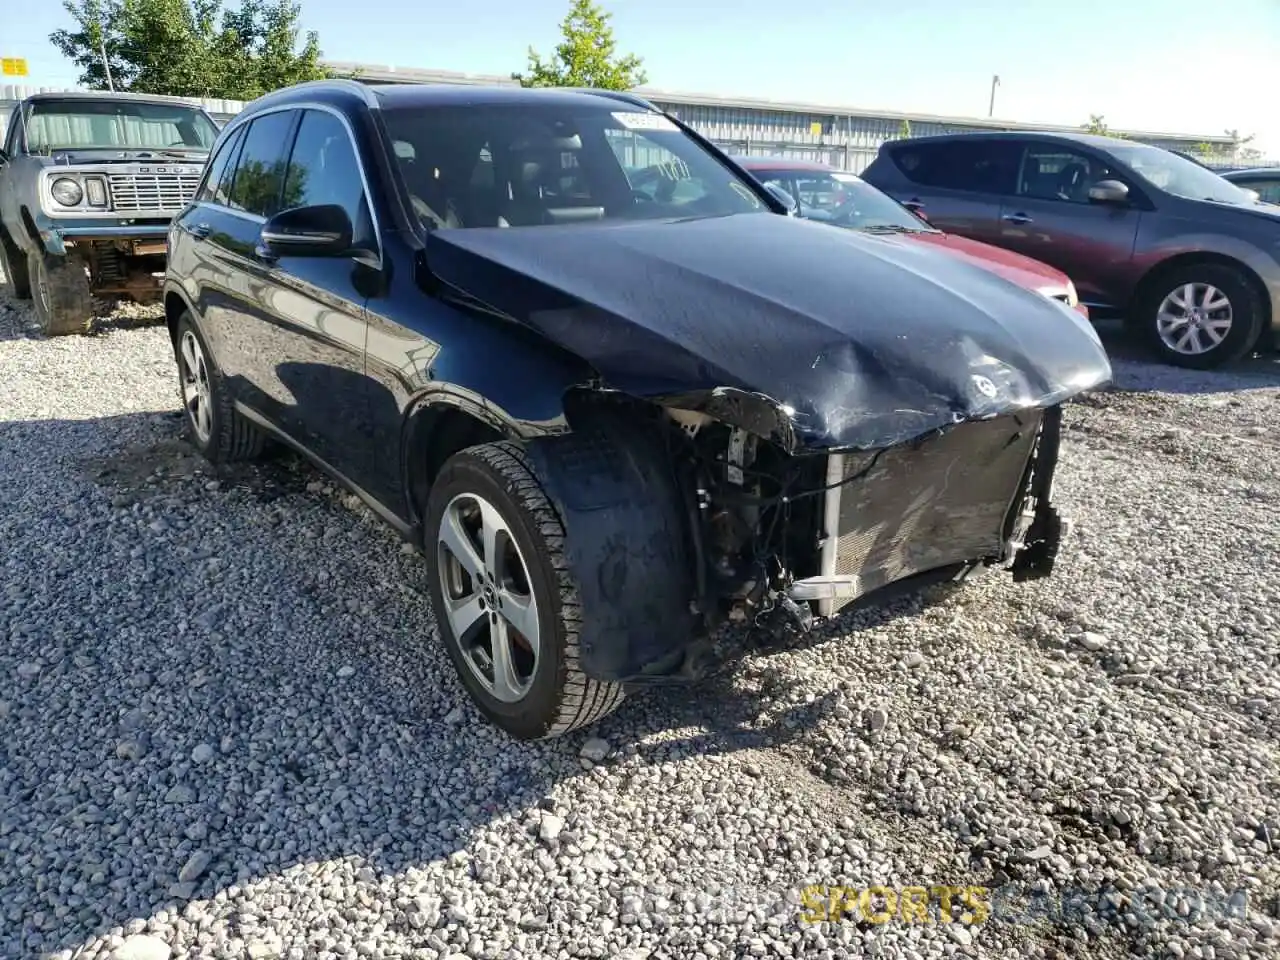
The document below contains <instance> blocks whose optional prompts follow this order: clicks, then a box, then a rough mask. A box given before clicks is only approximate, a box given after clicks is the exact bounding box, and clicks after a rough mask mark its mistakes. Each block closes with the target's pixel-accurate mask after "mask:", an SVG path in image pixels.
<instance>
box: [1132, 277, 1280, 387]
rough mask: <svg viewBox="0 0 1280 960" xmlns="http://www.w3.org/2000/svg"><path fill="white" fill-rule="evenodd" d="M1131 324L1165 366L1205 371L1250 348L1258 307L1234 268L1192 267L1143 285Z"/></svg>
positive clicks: (1259, 327)
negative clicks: (1142, 293)
mask: <svg viewBox="0 0 1280 960" xmlns="http://www.w3.org/2000/svg"><path fill="white" fill-rule="evenodd" d="M1134 319H1135V321H1136V322H1137V323H1138V324H1139V325H1140V327H1141V332H1142V334H1143V336H1144V338H1145V339H1146V341H1147V343H1148V345H1149V346H1150V347H1151V349H1152V350H1153V351H1154V352H1155V353H1156V354H1157V355H1158V356H1159V357H1160V358H1161V359H1163V360H1164V361H1165V362H1166V363H1171V364H1174V365H1176V366H1179V367H1191V368H1194V369H1200V370H1208V369H1211V368H1213V367H1218V366H1221V365H1222V364H1224V363H1233V362H1235V361H1237V360H1240V359H1241V358H1242V357H1244V356H1245V355H1246V354H1248V353H1249V352H1250V351H1251V350H1252V349H1253V348H1254V346H1255V344H1256V343H1257V342H1258V338H1259V336H1260V335H1261V332H1262V320H1263V304H1262V298H1261V297H1260V296H1259V294H1258V291H1257V290H1256V289H1254V286H1253V284H1251V283H1250V282H1249V280H1248V278H1247V277H1246V276H1245V275H1244V274H1243V273H1242V272H1241V271H1240V270H1238V269H1237V268H1235V267H1232V266H1229V265H1227V264H1221V263H1199V264H1194V263H1193V264H1187V265H1186V266H1182V267H1178V268H1175V269H1174V270H1170V271H1168V272H1167V273H1165V274H1163V275H1162V276H1160V277H1159V279H1158V280H1156V281H1155V282H1153V283H1151V284H1149V285H1148V287H1147V291H1146V293H1145V295H1144V296H1143V297H1142V299H1141V302H1140V303H1139V304H1138V307H1137V316H1136V317H1135V318H1134Z"/></svg>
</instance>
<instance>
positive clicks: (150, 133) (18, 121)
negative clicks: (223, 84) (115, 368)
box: [0, 92, 218, 335]
mask: <svg viewBox="0 0 1280 960" xmlns="http://www.w3.org/2000/svg"><path fill="white" fill-rule="evenodd" d="M217 135H218V126H217V124H216V123H215V122H214V120H213V118H212V117H210V116H209V115H208V114H207V113H205V112H204V111H203V110H201V109H199V108H198V107H194V106H191V105H189V104H187V103H185V102H182V101H176V100H173V99H171V98H165V97H145V96H139V95H136V94H121V93H83V92H78V93H40V94H35V95H34V96H31V97H28V98H27V99H25V100H23V101H22V102H21V103H19V104H18V105H17V106H16V107H15V108H14V110H13V113H12V115H11V116H10V118H9V123H8V127H7V128H6V131H5V139H4V148H3V150H2V151H0V265H2V266H3V267H4V273H5V276H6V277H7V278H8V282H9V285H10V288H11V291H10V292H11V293H12V294H13V295H14V296H16V297H18V298H19V299H23V300H25V299H33V300H34V301H35V315H36V319H37V322H38V323H39V325H40V328H41V330H42V331H43V332H44V333H46V334H49V335H56V334H68V333H76V332H79V331H83V330H85V329H86V327H87V325H88V323H89V321H90V320H91V319H92V316H93V300H94V298H95V297H97V298H99V299H104V300H112V299H123V298H128V299H132V300H136V301H138V302H144V303H145V302H148V301H154V300H158V299H159V297H160V289H161V286H162V283H163V278H164V256H165V249H164V241H165V234H166V233H167V232H168V229H169V222H170V220H171V219H172V217H173V215H174V213H175V212H177V211H178V210H181V209H182V207H183V206H184V205H185V204H186V203H187V201H188V200H190V199H191V197H192V195H193V194H194V192H195V186H196V182H197V181H198V180H199V179H200V175H201V173H202V172H203V171H204V163H205V160H206V158H207V157H208V155H209V148H210V147H211V146H212V145H213V141H214V140H215V139H216V137H217Z"/></svg>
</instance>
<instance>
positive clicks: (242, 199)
mask: <svg viewBox="0 0 1280 960" xmlns="http://www.w3.org/2000/svg"><path fill="white" fill-rule="evenodd" d="M296 117H297V111H296V110H282V111H280V112H279V113H268V114H266V115H265V116H261V117H258V118H257V119H255V120H253V121H252V122H250V124H249V129H248V132H247V133H245V135H244V148H243V149H242V150H241V151H240V159H239V161H238V162H237V163H236V172H235V179H234V180H233V181H232V183H231V195H230V197H229V198H228V201H229V202H228V206H230V207H231V208H232V209H233V210H243V211H244V212H245V213H252V214H255V215H257V216H259V217H273V216H275V215H276V214H277V213H279V212H280V209H281V207H280V198H281V194H282V193H283V192H284V189H283V188H284V175H285V167H286V165H287V163H288V157H289V142H290V134H291V133H292V131H293V122H294V120H295V119H296Z"/></svg>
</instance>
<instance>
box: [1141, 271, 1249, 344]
mask: <svg viewBox="0 0 1280 960" xmlns="http://www.w3.org/2000/svg"><path fill="white" fill-rule="evenodd" d="M1201 263H1211V264H1215V265H1217V266H1223V267H1230V268H1232V269H1234V270H1238V271H1239V272H1240V275H1241V276H1242V277H1244V278H1245V280H1246V281H1247V282H1248V283H1249V285H1250V286H1251V287H1252V288H1253V289H1254V292H1255V293H1257V295H1258V301H1259V303H1260V304H1261V306H1262V324H1261V326H1262V332H1263V336H1265V335H1266V331H1267V330H1268V329H1269V328H1270V326H1271V323H1272V320H1273V317H1272V314H1271V293H1270V291H1269V290H1268V289H1267V285H1266V283H1265V282H1264V281H1263V279H1262V277H1261V275H1259V273H1258V272H1257V271H1256V270H1254V269H1253V267H1252V266H1250V265H1249V264H1248V263H1246V262H1245V261H1244V260H1241V259H1240V258H1239V257H1234V256H1231V255H1230V254H1226V253H1217V252H1215V251H1211V250H1191V251H1187V252H1186V253H1178V254H1174V255H1173V256H1171V257H1166V258H1165V259H1164V260H1161V261H1160V262H1159V263H1157V264H1155V265H1153V266H1152V267H1151V268H1150V269H1149V270H1148V271H1147V272H1146V273H1144V274H1143V275H1142V277H1141V279H1139V280H1138V282H1137V284H1135V286H1134V288H1133V296H1132V297H1130V298H1129V305H1128V310H1127V311H1126V312H1127V314H1128V319H1129V322H1130V323H1133V322H1135V320H1134V314H1135V313H1136V312H1137V308H1139V307H1140V306H1141V305H1142V303H1143V302H1144V301H1145V300H1146V298H1147V297H1149V296H1151V295H1152V294H1153V292H1154V291H1155V289H1156V288H1157V285H1158V284H1159V283H1160V281H1161V279H1162V278H1164V277H1165V276H1167V275H1168V274H1170V273H1173V272H1174V271H1176V270H1180V269H1182V268H1184V267H1188V266H1192V265H1193V264H1201Z"/></svg>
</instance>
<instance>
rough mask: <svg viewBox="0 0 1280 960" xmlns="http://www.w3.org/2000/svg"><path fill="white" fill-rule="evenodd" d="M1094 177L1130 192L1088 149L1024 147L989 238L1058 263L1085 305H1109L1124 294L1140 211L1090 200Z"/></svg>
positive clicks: (1052, 145) (1131, 206)
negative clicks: (995, 233)
mask: <svg viewBox="0 0 1280 960" xmlns="http://www.w3.org/2000/svg"><path fill="white" fill-rule="evenodd" d="M1100 180H1120V181H1121V182H1123V183H1125V184H1126V185H1127V186H1128V187H1129V189H1130V190H1131V191H1134V190H1135V185H1134V184H1133V183H1131V182H1129V181H1128V180H1127V179H1126V178H1124V177H1122V176H1120V175H1119V174H1117V172H1116V171H1115V170H1113V169H1112V168H1110V167H1109V166H1108V165H1107V164H1106V163H1105V161H1103V160H1102V158H1101V157H1099V156H1097V155H1095V154H1093V153H1092V152H1088V151H1084V150H1078V149H1076V148H1073V147H1065V146H1063V145H1060V144H1057V143H1030V144H1028V145H1027V146H1026V148H1025V150H1024V151H1023V156H1022V161H1021V164H1020V167H1019V174H1018V184H1017V190H1016V193H1015V195H1014V196H1012V197H1009V198H1007V199H1006V200H1005V201H1004V203H1003V204H1002V206H1001V210H1000V236H999V239H998V240H997V241H996V243H997V244H998V245H999V246H1002V247H1007V248H1008V249H1010V250H1015V251H1017V252H1018V253H1022V254H1026V255H1027V256H1028V257H1031V258H1033V259H1035V260H1040V261H1042V262H1044V263H1047V264H1049V265H1050V266H1054V267H1057V268H1058V269H1059V270H1061V271H1062V272H1063V273H1065V274H1066V275H1067V276H1068V277H1070V278H1071V280H1072V282H1073V283H1074V284H1075V285H1076V289H1077V290H1078V291H1079V294H1080V299H1081V300H1083V301H1084V302H1085V303H1087V304H1090V305H1092V306H1103V307H1114V306H1116V304H1117V303H1119V302H1123V300H1124V298H1125V296H1126V295H1127V290H1125V289H1124V287H1125V284H1126V277H1128V276H1130V275H1131V271H1130V269H1129V263H1130V261H1131V260H1132V259H1133V248H1134V244H1135V242H1136V240H1137V236H1138V224H1139V223H1140V222H1141V220H1142V211H1141V210H1140V209H1138V207H1137V206H1136V205H1134V204H1133V203H1130V204H1127V205H1123V206H1120V205H1116V204H1102V203H1095V202H1092V201H1090V199H1089V188H1090V187H1092V186H1093V185H1094V184H1095V183H1097V182H1098V181H1100ZM1131 196H1134V194H1131Z"/></svg>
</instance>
